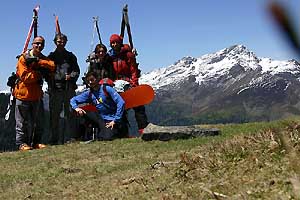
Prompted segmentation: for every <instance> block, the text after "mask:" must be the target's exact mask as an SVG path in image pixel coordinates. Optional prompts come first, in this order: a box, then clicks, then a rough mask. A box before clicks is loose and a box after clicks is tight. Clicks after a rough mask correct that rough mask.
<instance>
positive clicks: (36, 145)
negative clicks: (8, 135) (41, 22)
mask: <svg viewBox="0 0 300 200" xmlns="http://www.w3.org/2000/svg"><path fill="white" fill-rule="evenodd" d="M67 41H68V39H67V36H66V35H64V34H62V33H59V34H56V35H55V38H54V43H55V45H56V49H55V51H53V52H51V53H50V54H49V55H48V56H45V55H43V54H42V51H43V49H44V45H45V39H44V38H43V37H42V36H37V37H35V38H34V39H33V42H32V48H31V49H29V50H27V51H26V52H25V53H23V54H22V55H21V56H20V57H19V59H18V63H17V70H16V75H17V81H16V84H15V86H14V88H13V93H12V94H13V96H14V97H15V99H16V104H15V120H16V145H17V147H18V148H19V150H22V151H26V150H31V149H41V148H45V147H46V145H45V144H44V142H42V134H43V132H44V131H43V127H42V126H43V116H42V115H43V101H42V98H43V91H42V85H43V81H46V82H47V84H48V93H49V109H50V123H49V124H50V137H49V139H48V143H49V144H53V145H55V144H63V143H65V142H66V141H68V140H70V139H71V138H74V137H75V138H76V135H74V133H76V132H77V130H75V129H76V128H78V127H77V126H76V121H77V119H78V116H80V117H82V118H84V119H85V120H86V121H88V122H89V123H92V124H93V125H94V126H97V130H99V133H98V139H99V140H112V139H115V138H122V137H128V136H129V135H128V120H127V116H126V110H125V102H124V100H123V99H122V97H121V96H120V95H119V94H118V92H117V91H116V90H115V89H114V88H113V87H112V86H111V85H109V84H106V83H107V82H109V81H115V80H125V81H128V82H129V83H130V86H131V87H135V86H138V85H139V83H138V78H139V70H138V65H137V62H136V58H135V55H134V53H132V51H131V48H130V46H129V45H127V44H123V38H122V37H121V36H120V35H118V34H113V35H111V37H110V47H111V49H110V50H109V51H107V48H106V46H105V45H104V44H97V45H96V47H95V50H94V52H93V56H89V59H88V62H89V67H88V70H87V72H86V73H85V77H84V78H83V80H84V82H85V84H86V85H87V87H88V89H87V90H85V91H84V92H82V93H81V94H79V95H77V96H76V94H75V90H76V88H77V84H76V82H77V80H78V78H79V76H80V68H79V65H78V62H77V58H76V56H75V55H74V54H73V53H72V52H69V51H67V50H66V48H65V45H66V44H67ZM83 103H89V104H92V105H94V106H95V107H96V109H97V112H88V111H86V110H84V109H82V108H81V107H80V105H81V104H83ZM133 109H134V111H135V118H136V121H137V125H138V128H139V133H140V134H142V133H143V130H144V128H145V127H146V126H147V125H148V123H149V122H148V119H147V115H146V111H145V107H144V106H139V107H136V108H133ZM61 119H63V120H61ZM61 122H63V123H61Z"/></svg>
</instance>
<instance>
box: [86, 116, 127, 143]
mask: <svg viewBox="0 0 300 200" xmlns="http://www.w3.org/2000/svg"><path fill="white" fill-rule="evenodd" d="M85 118H86V119H87V120H90V121H91V122H92V123H94V124H96V125H97V126H98V128H99V133H98V134H97V139H98V140H113V139H116V138H120V137H122V135H123V134H124V133H123V131H124V129H123V128H124V127H122V126H123V124H122V123H116V124H115V126H114V128H112V129H111V128H106V127H105V123H106V122H105V120H103V119H102V118H101V117H100V116H99V114H98V113H96V112H86V115H85ZM127 131H128V128H127Z"/></svg>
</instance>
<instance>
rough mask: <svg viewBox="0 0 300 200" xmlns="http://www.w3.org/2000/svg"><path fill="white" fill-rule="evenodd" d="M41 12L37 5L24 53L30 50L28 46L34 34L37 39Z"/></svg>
mask: <svg viewBox="0 0 300 200" xmlns="http://www.w3.org/2000/svg"><path fill="white" fill-rule="evenodd" d="M39 10H40V6H39V5H37V6H36V7H35V8H34V9H33V17H32V21H31V24H30V27H29V31H28V33H27V37H26V40H25V44H24V47H23V51H22V53H25V52H26V51H27V49H28V44H29V41H30V38H31V36H32V32H33V35H34V37H37V25H38V12H39Z"/></svg>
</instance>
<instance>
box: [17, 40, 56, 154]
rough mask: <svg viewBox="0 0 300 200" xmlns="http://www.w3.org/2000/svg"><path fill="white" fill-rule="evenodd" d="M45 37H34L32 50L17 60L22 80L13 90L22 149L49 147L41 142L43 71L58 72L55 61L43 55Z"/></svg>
mask: <svg viewBox="0 0 300 200" xmlns="http://www.w3.org/2000/svg"><path fill="white" fill-rule="evenodd" d="M44 45H45V39H44V38H43V37H42V36H37V37H35V38H34V39H33V42H32V49H29V50H28V51H27V52H25V53H23V54H22V55H21V56H20V57H19V59H18V63H17V72H16V74H17V76H18V82H17V83H16V85H15V88H14V90H13V95H14V97H15V98H16V108H15V119H16V145H17V146H18V148H19V150H21V151H26V150H31V149H32V148H35V149H41V148H44V147H46V146H45V145H44V144H42V143H41V138H42V133H43V128H42V115H41V114H42V113H43V103H42V96H43V91H42V84H43V80H42V79H43V76H42V74H44V73H48V72H49V71H52V72H53V71H54V69H55V65H54V62H53V61H51V60H49V59H48V58H47V57H46V56H44V55H43V54H42V50H43V49H44Z"/></svg>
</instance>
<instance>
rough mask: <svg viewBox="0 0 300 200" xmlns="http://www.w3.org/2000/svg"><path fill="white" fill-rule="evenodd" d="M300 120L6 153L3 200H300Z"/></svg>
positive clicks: (0, 186) (1, 167)
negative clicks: (165, 137)
mask: <svg viewBox="0 0 300 200" xmlns="http://www.w3.org/2000/svg"><path fill="white" fill-rule="evenodd" d="M298 121H299V119H287V120H281V121H274V122H261V123H247V124H228V125H215V126H214V127H218V128H220V129H221V132H222V135H220V136H216V137H203V138H195V139H188V140H176V141H169V142H160V141H150V142H144V141H142V140H140V139H139V138H136V139H120V140H115V141H111V142H100V141H99V142H94V143H90V144H81V143H73V144H67V145H58V146H49V147H48V148H46V149H43V150H33V151H29V152H6V153H1V154H0V157H1V159H0V199H163V200H169V199H170V200H171V199H299V198H300V196H299V186H300V184H299V180H300V179H299V176H300V169H298V168H299V167H298V166H300V164H299V163H298V158H299V149H300V148H299V141H300V140H299V138H300V135H299V131H300V128H299V127H300V126H298ZM202 127H211V126H209V125H207V126H204V125H203V126H202Z"/></svg>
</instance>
